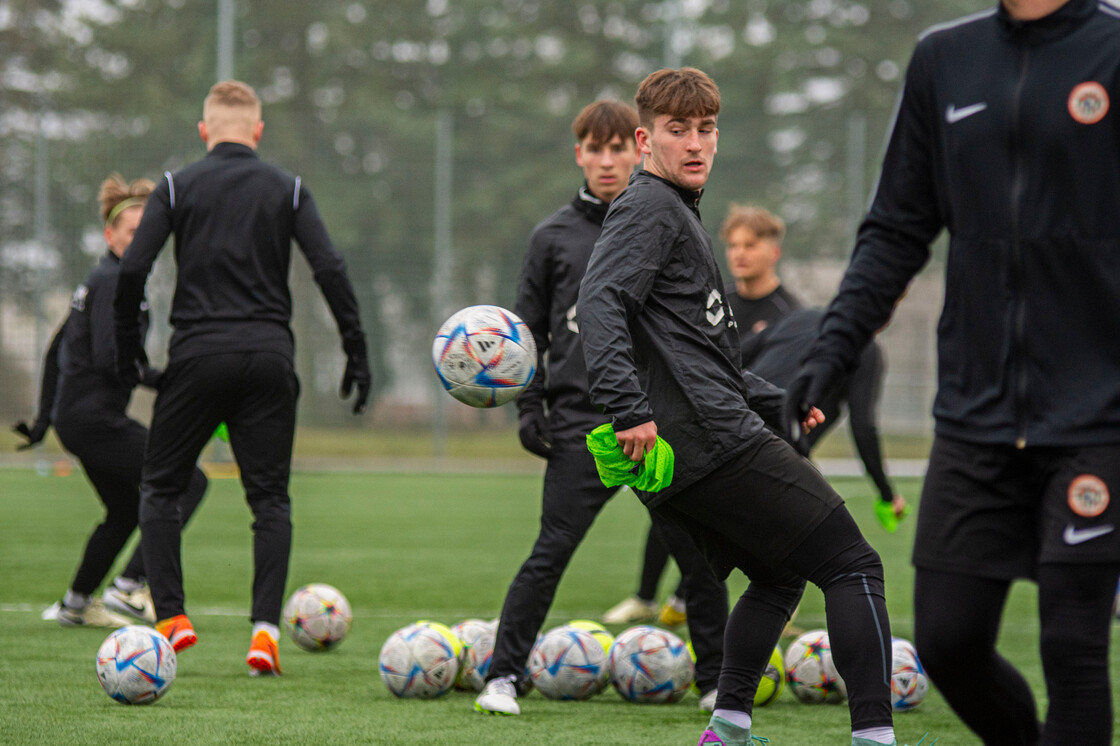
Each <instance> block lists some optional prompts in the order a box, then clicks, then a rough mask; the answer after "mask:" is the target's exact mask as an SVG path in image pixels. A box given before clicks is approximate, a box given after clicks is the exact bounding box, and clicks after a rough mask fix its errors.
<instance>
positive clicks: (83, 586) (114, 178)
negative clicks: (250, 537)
mask: <svg viewBox="0 0 1120 746" xmlns="http://www.w3.org/2000/svg"><path fill="white" fill-rule="evenodd" d="M152 186H153V184H152V182H151V181H150V180H149V179H136V180H135V181H133V182H131V183H126V182H125V180H124V179H123V178H122V177H121V176H120V175H119V174H111V175H110V176H109V177H108V178H106V179H105V180H104V181H103V182H101V188H100V190H99V192H98V202H99V203H100V208H101V221H102V223H103V225H104V231H103V233H104V236H105V243H106V244H107V245H108V249H109V250H108V251H107V252H106V253H105V255H104V256H103V257H101V260H100V261H99V262H98V263H97V266H96V267H94V268H93V270H92V271H91V272H90V273H89V275H87V276H86V278H85V280H84V281H83V282H82V284H81V285H79V286H78V289H77V290H76V291H74V295H73V298H72V299H71V301H70V314H69V315H68V316H67V317H66V321H65V322H63V324H62V326H61V327H60V328H59V330H58V333H57V334H55V336H54V339H53V341H52V342H51V346H50V349H49V350H48V352H47V356H46V360H45V361H44V363H43V381H42V386H41V387H40V395H39V412H38V415H37V416H36V418H35V422H34V425H33V426H32V427H30V428H29V427H28V426H27V424H26V423H23V422H20V423H17V424H16V426H15V428H14V429H15V431H16V432H17V433H20V434H21V435H23V436H24V437H25V438H26V439H27V444H25V445H24V446H21V448H26V447H30V446H33V445H35V444H37V443H39V442H40V441H41V440H42V439H43V438H44V437H45V436H46V434H47V430H48V429H49V428H50V426H51V425H52V423H53V425H54V429H55V433H57V435H58V439H59V440H60V441H61V442H62V445H63V446H64V447H65V448H66V450H68V451H70V453H72V454H74V455H75V456H76V457H77V458H78V460H79V461H80V462H81V464H82V469H83V470H84V471H85V473H86V478H87V479H88V480H89V482H90V484H92V485H93V488H94V489H95V490H97V496H98V497H99V498H100V499H101V502H102V503H103V504H104V505H105V520H104V521H102V522H101V523H100V524H99V525H98V526H97V527H96V528H95V529H94V530H93V533H92V534H90V537H89V540H88V541H87V542H86V547H85V552H84V554H83V555H82V560H81V563H80V564H79V565H78V570H77V572H76V573H75V575H74V579H73V581H72V582H71V583H70V588H69V589H67V591H66V594H65V595H64V596H63V598H62V600H61V601H59V602H58V603H56V604H54V605H53V606H51V607H50V608H49V609H47V610H46V611H45V612H44V613H43V618H44V619H51V618H53V619H56V620H57V621H58V623H59V624H61V625H62V626H64V627H80V626H87V627H120V626H123V625H125V624H129V623H130V621H129V618H130V617H135V618H137V619H142V620H144V621H148V622H154V621H155V611H154V609H153V607H152V597H151V594H150V592H149V591H148V588H147V586H146V585H145V583H144V576H145V573H144V562H143V560H142V558H141V553H140V547H137V548H136V551H134V552H133V554H132V557H131V559H130V560H129V561H128V564H127V565H126V566H125V568H124V569H123V570H122V571H121V573H120V574H119V575H118V576H117V577H116V579H115V580H114V582H113V583H111V584H110V585H109V586H107V587H106V588H105V590H104V591H103V593H102V597H101V598H100V599H98V598H95V597H94V596H93V593H94V591H95V590H96V589H97V587H98V586H99V585H100V584H101V581H103V580H104V579H105V576H106V575H107V574H108V573H109V570H110V569H112V566H113V562H114V561H116V559H117V555H118V554H120V552H121V550H122V549H123V548H124V545H125V544H126V543H127V542H128V539H129V537H130V536H132V533H133V531H134V530H135V529H136V524H137V522H138V520H139V519H138V516H139V512H140V467H141V466H142V464H143V462H144V443H145V441H146V440H147V438H148V430H147V428H145V427H144V426H143V425H141V424H140V423H139V422H137V421H136V420H134V419H132V418H130V417H129V416H128V415H127V413H126V410H127V408H128V401H129V399H130V398H131V396H132V389H133V385H131V384H125V383H121V381H119V380H118V379H117V371H116V363H117V356H116V345H115V344H114V342H113V293H114V292H115V291H116V286H117V273H118V270H119V269H120V262H121V257H122V256H123V255H124V253H125V250H126V249H127V248H128V245H129V243H130V242H131V241H132V236H133V234H134V233H135V232H136V226H137V225H139V223H140V215H141V214H142V213H143V212H144V204H145V203H146V202H147V199H148V194H149V193H150V192H151V191H152ZM137 320H138V325H139V330H140V331H139V333H140V338H141V340H142V339H143V337H144V335H145V334H146V333H147V329H148V311H147V309H146V307H145V308H144V309H143V310H141V309H139V308H138V309H137ZM137 352H138V354H139V355H140V357H139V364H140V366H141V370H142V375H141V382H142V383H143V384H144V385H145V386H148V387H151V388H158V386H159V380H160V375H161V371H158V370H154V369H152V368H151V367H149V366H148V364H147V358H146V357H145V356H144V355H143V347H142V346H141V347H138V348H137ZM206 484H207V482H206V477H205V475H203V473H202V472H201V471H199V469H198V468H197V467H194V468H192V469H191V470H190V471H189V472H188V481H187V486H186V491H185V493H184V497H183V520H182V523H183V524H185V523H186V521H187V520H188V519H189V518H190V516H191V514H192V513H193V512H194V509H195V507H196V506H197V505H198V503H199V501H200V500H202V496H203V494H204V493H205V492H206ZM122 614H127V615H128V616H122Z"/></svg>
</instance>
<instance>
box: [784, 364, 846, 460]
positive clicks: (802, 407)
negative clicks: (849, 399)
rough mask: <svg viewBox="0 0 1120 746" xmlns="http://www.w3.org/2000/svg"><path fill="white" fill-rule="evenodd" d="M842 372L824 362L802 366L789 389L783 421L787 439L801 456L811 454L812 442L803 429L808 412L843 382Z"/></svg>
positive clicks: (787, 387)
mask: <svg viewBox="0 0 1120 746" xmlns="http://www.w3.org/2000/svg"><path fill="white" fill-rule="evenodd" d="M841 375H842V373H841V371H840V370H839V369H838V368H837V367H835V366H834V365H831V364H829V363H825V362H818V361H812V362H808V363H805V364H804V365H802V366H801V370H799V371H798V372H797V375H796V376H794V378H793V380H792V381H790V384H789V386H786V398H785V401H784V402H783V404H782V422H783V423H784V425H783V426H784V429H785V432H784V433H783V437H785V439H786V440H788V441H789V442H790V443H791V444H792V445H793V447H794V448H796V449H797V452H798V453H800V454H801V455H802V456H808V455H809V439H808V438H807V437H805V432H804V431H803V430H802V429H801V422H802V420H804V419H805V418H806V417H807V416H808V415H809V410H810V409H812V408H813V407H815V406H818V405H819V404H820V402H822V401H824V397H825V394H827V393H828V392H829V391H830V390H831V389H832V388H833V387H834V386H835V385H836V384H837V383H838V382H839V380H840V377H841Z"/></svg>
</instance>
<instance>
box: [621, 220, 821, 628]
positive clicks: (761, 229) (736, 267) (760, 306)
mask: <svg viewBox="0 0 1120 746" xmlns="http://www.w3.org/2000/svg"><path fill="white" fill-rule="evenodd" d="M785 234H786V224H785V221H783V220H782V219H781V218H780V217H778V216H777V215H775V214H774V213H772V212H770V211H769V210H767V209H766V208H764V207H760V206H758V205H736V204H732V205H731V206H730V207H729V208H728V210H727V216H726V217H724V219H723V224H722V225H721V226H720V230H719V236H720V239H721V240H722V241H723V245H724V256H725V258H726V259H727V268H728V270H729V271H730V273H731V282H729V283H727V284H726V285H725V286H724V297H725V298H726V299H727V305H728V306H730V307H731V310H732V312H733V313H734V314H735V326H736V327H737V328H738V330H739V349H740V351H741V359H740V364H741V365H742V366H743V367H744V368H750V367H751V366H750V362H751V360H752V359H753V358H754V356H755V355H756V354H757V353H758V345H759V340H760V335H761V334H762V332H764V331H765V330H766V329H767V328H768V327H769V326H770V325H772V324H774V323H775V322H777V321H778V320H779V319H781V318H783V317H784V316H785V315H786V314H788V313H790V312H791V311H794V310H796V309H798V308H801V301H799V300H798V299H797V297H796V296H795V295H794V294H793V293H791V292H789V291H788V290H787V289H786V288H785V286H783V285H782V281H781V278H779V277H778V270H777V266H778V260H779V259H781V257H782V239H783V238H785ZM753 372H755V373H756V374H757V375H759V377H760V378H763V379H765V380H767V381H769V382H770V383H772V384H774V385H775V386H783V385H785V382H788V380H789V378H788V377H787V378H786V381H785V382H783V381H778V380H775V379H774V378H771V377H770V376H767V375H764V374H759V373H758V372H757V371H753ZM825 414H826V419H825V427H826V428H827V427H830V426H831V425H832V417H831V416H829V415H828V413H827V412H826V413H825ZM812 434H813V435H814V436H815V437H814V440H816V439H819V438H820V436H821V435H823V434H824V433H823V430H822V428H817V429H815V430H813V431H812ZM668 562H669V550H668V549H667V548H666V547H665V543H664V542H663V541H661V539H660V538H659V536H658V534H657V531H656V530H655V529H654V527H653V526H652V525H651V526H650V528H649V533H648V534H647V535H646V544H645V548H644V550H643V551H642V567H641V570H640V572H639V574H638V591H637V593H635V594H634V595H633V596H630V597H629V598H625V599H623V600H622V601H620V602H619V603H618V604H616V605H615V606H613V607H611V608H610V609H608V610H607V612H606V613H605V614H603V621H604V622H605V623H607V624H625V623H628V622H640V621H645V620H647V619H654V618H656V619H657V621H658V622H659V623H661V624H663V625H665V626H667V627H673V626H676V625H678V624H681V623H683V622H684V621H685V620H686V619H687V615H686V613H685V603H684V595H685V594H684V589H683V587H682V586H681V585H678V586H677V589H676V590H675V591H673V593H672V594H671V595H670V596H669V598H667V599H666V600H665V603H663V604H662V605H661V609H660V610H658V608H657V603H656V602H655V601H654V598H655V596H656V595H657V585H658V583H659V582H660V581H661V575H662V573H663V572H664V571H665V566H666V565H667V564H668Z"/></svg>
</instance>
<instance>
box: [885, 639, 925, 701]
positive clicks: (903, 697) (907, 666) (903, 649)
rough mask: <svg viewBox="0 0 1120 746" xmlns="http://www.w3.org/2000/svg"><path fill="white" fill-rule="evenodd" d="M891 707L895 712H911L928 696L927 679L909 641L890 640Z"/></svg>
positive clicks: (916, 651)
mask: <svg viewBox="0 0 1120 746" xmlns="http://www.w3.org/2000/svg"><path fill="white" fill-rule="evenodd" d="M891 652H892V655H891V659H892V660H891V707H892V708H893V709H894V711H895V712H906V711H907V710H913V709H914V708H915V707H917V706H918V705H920V704H921V703H922V700H924V699H925V698H926V695H927V694H929V677H927V676H926V670H925V669H924V668H923V667H922V662H921V661H920V660H918V650H917V648H915V647H914V645H913V643H911V642H910V641H909V640H904V639H903V638H901V637H892V638H891Z"/></svg>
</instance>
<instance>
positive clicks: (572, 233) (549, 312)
mask: <svg viewBox="0 0 1120 746" xmlns="http://www.w3.org/2000/svg"><path fill="white" fill-rule="evenodd" d="M637 125H638V117H637V114H636V113H635V112H634V109H633V108H632V107H630V106H627V105H626V104H623V103H620V102H618V101H596V102H594V103H592V104H589V105H588V106H586V107H584V109H583V110H582V111H580V113H579V114H578V115H577V116H576V118H575V120H574V121H573V122H572V133H573V134H574V135H575V137H576V146H575V158H576V164H577V165H578V166H579V167H580V168H581V169H582V170H583V175H584V185H583V186H582V187H581V188H580V190H579V191H578V192H577V194H576V196H575V198H574V199H573V200H572V201H571V202H569V203H568V204H567V205H565V206H564V207H562V208H560V209H559V210H557V211H556V212H555V213H553V214H552V215H551V216H549V217H548V218H547V219H546V220H544V222H542V223H541V224H540V225H538V226H537V227H536V228H535V229H534V230H533V233H532V235H531V236H530V238H529V249H528V251H527V252H526V254H525V263H524V266H523V268H522V272H521V282H520V284H519V286H518V293H517V304H516V306H515V307H514V308H515V310H516V312H517V314H518V315H519V316H520V317H521V318H522V319H523V320H524V321H525V323H526V324H527V325H528V327H529V329H530V331H531V332H532V334H533V339H534V340H535V341H536V343H537V352H538V354H539V355H540V356H541V360H542V365H541V367H540V370H541V371H542V375H538V376H537V378H536V379H534V381H533V382H532V384H531V385H530V386H529V388H528V389H527V390H526V391H525V392H524V393H522V394H521V396H520V397H518V400H517V406H518V410H519V411H520V422H521V426H520V430H519V435H520V437H521V443H522V444H523V445H524V446H525V448H526V450H528V451H530V452H532V453H535V454H537V455H538V456H541V457H542V458H545V459H548V468H547V469H546V470H545V476H544V490H543V495H542V499H541V527H540V533H539V534H538V536H537V540H536V542H535V543H534V545H533V549H532V551H531V552H530V554H529V558H528V559H526V560H525V563H524V564H523V565H522V566H521V569H519V570H518V572H517V576H516V577H515V578H514V579H513V582H512V583H510V586H509V592H508V593H507V594H506V599H505V603H504V604H503V605H502V614H501V618H500V620H499V623H498V632H497V639H496V641H495V647H494V654H493V657H492V659H491V663H490V670H489V671H488V672H487V675H486V682H487V683H486V687H485V689H484V690H483V692H482V693H481V694H480V695H479V696H478V699H477V700H476V701H475V709H476V710H478V711H479V712H483V713H488V714H495V715H517V714H519V713H520V711H521V710H520V707H519V705H518V704H517V692H518V689H524V683H525V682H523V681H522V679H523V677H524V671H525V663H526V661H527V660H528V658H529V653H530V651H531V650H532V646H533V643H534V641H535V640H536V637H537V632H538V631H539V630H540V628H541V625H542V624H543V623H544V620H545V617H546V615H547V614H548V609H549V607H550V606H551V605H552V600H553V598H554V597H555V594H556V588H557V586H558V585H559V583H560V578H561V576H562V575H563V574H564V570H565V569H566V568H567V567H568V563H569V562H570V561H571V558H572V555H573V554H574V553H575V550H576V547H577V546H578V545H579V542H580V541H582V540H583V537H584V536H585V535H586V534H587V531H588V530H589V529H590V528H591V524H592V522H593V521H594V520H595V517H596V516H597V515H598V514H599V511H600V510H602V508H603V506H604V505H605V504H606V502H607V500H609V499H610V497H611V496H612V495H613V494H614V493H615V488H614V487H605V486H604V485H603V482H602V481H601V480H600V479H599V473H598V471H597V470H596V468H595V461H594V459H593V458H592V457H591V454H590V453H588V451H587V446H586V436H587V434H588V433H589V432H590V431H591V430H593V429H594V428H595V427H597V426H599V425H601V424H603V422H604V421H605V419H604V417H603V415H602V413H600V412H599V411H597V410H596V409H595V408H594V407H593V406H592V405H591V401H590V399H588V396H587V369H586V367H585V366H584V362H583V351H582V350H581V348H580V342H579V331H580V323H581V320H582V314H581V313H580V312H579V309H578V307H577V294H578V292H579V283H580V280H581V279H582V278H583V273H584V270H585V269H586V267H587V261H588V259H589V258H590V256H591V250H592V248H593V247H594V245H595V240H596V239H597V238H598V237H599V231H600V229H601V227H602V223H603V217H604V216H605V215H606V213H607V209H608V208H609V206H610V204H611V202H612V201H614V199H615V198H617V197H618V195H619V194H620V193H621V192H622V190H623V189H625V188H626V184H627V181H628V179H629V178H630V174H631V173H632V172H633V170H634V167H635V166H637V165H638V163H639V162H640V161H641V156H640V155H639V153H638V149H637V145H636V144H635V141H634V131H635V129H636V128H637ZM546 353H547V355H546ZM545 360H547V364H543V361H545ZM666 542H667V543H669V544H670V545H671V546H672V547H673V549H674V550H675V551H677V552H678V553H679V554H680V555H682V557H683V559H681V560H680V564H681V567H682V573H683V574H684V575H685V576H686V581H687V587H688V588H690V589H695V591H694V592H693V594H692V595H693V597H694V598H695V603H696V606H695V607H693V606H690V607H689V608H690V609H693V608H695V611H694V614H693V616H694V617H695V621H694V622H693V624H692V625H691V630H692V637H693V645H694V647H695V648H696V651H697V661H698V663H697V669H698V671H699V674H698V682H699V685H700V686H701V691H702V692H703V693H705V694H707V693H708V692H714V691H715V687H716V680H717V678H718V676H719V666H720V660H721V657H722V651H721V647H722V645H721V636H722V633H723V627H724V625H725V623H726V620H727V591H726V589H725V588H724V586H723V583H721V582H720V581H719V579H718V578H716V577H715V575H714V574H713V573H712V572H711V570H710V569H709V568H708V567H707V566H706V564H705V562H704V558H703V557H702V556H701V555H700V553H699V551H698V550H697V549H696V547H695V545H693V544H692V542H691V540H690V539H689V538H688V536H687V535H685V534H684V533H683V532H681V531H679V529H678V530H674V529H673V528H672V527H669V528H668V529H667V536H666ZM709 700H712V701H714V696H709Z"/></svg>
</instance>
